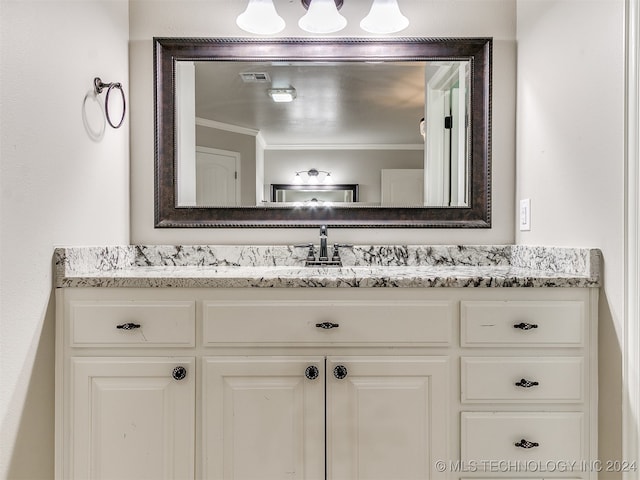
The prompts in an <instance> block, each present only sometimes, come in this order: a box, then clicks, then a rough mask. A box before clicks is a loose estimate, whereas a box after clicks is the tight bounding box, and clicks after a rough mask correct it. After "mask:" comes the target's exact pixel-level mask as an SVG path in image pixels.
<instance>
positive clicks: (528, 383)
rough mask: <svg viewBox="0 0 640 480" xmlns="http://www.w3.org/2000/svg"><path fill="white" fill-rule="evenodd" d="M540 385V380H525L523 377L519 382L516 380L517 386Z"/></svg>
mask: <svg viewBox="0 0 640 480" xmlns="http://www.w3.org/2000/svg"><path fill="white" fill-rule="evenodd" d="M538 385H540V384H539V383H538V382H533V381H530V380H525V379H524V378H521V379H520V381H519V382H516V387H522V388H531V387H537V386H538Z"/></svg>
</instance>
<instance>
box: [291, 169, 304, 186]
mask: <svg viewBox="0 0 640 480" xmlns="http://www.w3.org/2000/svg"><path fill="white" fill-rule="evenodd" d="M293 183H295V184H296V185H297V184H300V183H302V177H301V176H300V174H299V173H297V172H296V176H295V177H293Z"/></svg>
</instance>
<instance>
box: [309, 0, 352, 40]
mask: <svg viewBox="0 0 640 480" xmlns="http://www.w3.org/2000/svg"><path fill="white" fill-rule="evenodd" d="M298 26H299V27H300V28H301V29H303V30H305V31H307V32H309V33H333V32H337V31H339V30H342V29H343V28H344V27H346V26H347V19H346V18H344V17H343V16H342V15H340V13H339V12H338V8H337V7H336V2H335V1H334V0H311V3H310V4H309V10H308V11H307V13H306V14H305V15H304V16H303V17H302V18H301V19H300V20H299V21H298Z"/></svg>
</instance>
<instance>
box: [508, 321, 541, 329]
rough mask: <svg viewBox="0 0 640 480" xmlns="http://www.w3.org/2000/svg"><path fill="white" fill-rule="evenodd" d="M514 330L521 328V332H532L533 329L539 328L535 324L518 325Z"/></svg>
mask: <svg viewBox="0 0 640 480" xmlns="http://www.w3.org/2000/svg"><path fill="white" fill-rule="evenodd" d="M513 328H519V329H520V330H531V329H532V328H538V325H536V324H535V323H524V322H520V323H516V324H515V325H514V326H513Z"/></svg>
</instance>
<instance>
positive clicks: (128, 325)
mask: <svg viewBox="0 0 640 480" xmlns="http://www.w3.org/2000/svg"><path fill="white" fill-rule="evenodd" d="M116 328H117V329H118V330H135V329H136V328H140V325H139V324H137V323H122V324H120V325H116Z"/></svg>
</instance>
